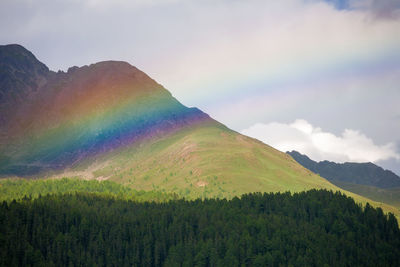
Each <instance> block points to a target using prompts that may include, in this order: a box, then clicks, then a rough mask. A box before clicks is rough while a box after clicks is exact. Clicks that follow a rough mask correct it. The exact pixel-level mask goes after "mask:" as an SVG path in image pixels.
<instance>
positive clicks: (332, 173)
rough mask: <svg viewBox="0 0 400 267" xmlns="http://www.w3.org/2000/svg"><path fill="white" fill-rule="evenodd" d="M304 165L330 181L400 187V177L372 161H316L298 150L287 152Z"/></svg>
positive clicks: (380, 186)
mask: <svg viewBox="0 0 400 267" xmlns="http://www.w3.org/2000/svg"><path fill="white" fill-rule="evenodd" d="M287 153H288V154H289V155H291V156H292V157H293V158H294V159H295V160H296V161H297V162H298V163H300V164H301V165H302V166H303V167H305V168H307V169H309V170H310V171H312V172H315V173H318V174H320V175H321V176H322V177H324V178H326V179H328V180H329V181H340V182H346V183H353V184H360V185H368V186H375V187H379V188H393V187H400V177H399V176H397V175H396V174H394V173H393V172H391V171H389V170H384V169H382V168H381V167H379V166H377V165H375V164H373V163H371V162H367V163H355V162H346V163H335V162H331V161H326V160H324V161H320V162H316V161H313V160H311V159H310V158H309V157H307V156H306V155H303V154H300V153H299V152H297V151H292V152H287Z"/></svg>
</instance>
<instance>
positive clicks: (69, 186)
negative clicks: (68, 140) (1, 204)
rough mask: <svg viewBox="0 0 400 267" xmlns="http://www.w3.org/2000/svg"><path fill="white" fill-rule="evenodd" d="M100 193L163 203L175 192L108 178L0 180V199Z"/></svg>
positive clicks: (174, 196)
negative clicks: (136, 187)
mask: <svg viewBox="0 0 400 267" xmlns="http://www.w3.org/2000/svg"><path fill="white" fill-rule="evenodd" d="M76 192H85V193H100V194H102V195H110V196H114V197H117V198H120V199H125V200H135V201H156V202H164V201H168V200H173V199H177V198H178V195H176V194H173V193H163V192H159V191H137V190H134V189H132V188H129V187H127V186H123V185H122V184H118V183H115V182H112V181H97V180H82V179H78V178H76V179H71V178H62V179H37V180H29V179H3V180H0V201H12V200H13V199H16V200H21V199H23V198H29V199H35V198H38V197H39V196H40V195H42V196H44V195H47V194H66V193H76Z"/></svg>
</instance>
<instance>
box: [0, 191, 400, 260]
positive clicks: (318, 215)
mask: <svg viewBox="0 0 400 267" xmlns="http://www.w3.org/2000/svg"><path fill="white" fill-rule="evenodd" d="M399 255H400V231H399V228H398V224H397V220H396V219H395V217H394V216H393V215H392V214H389V215H385V214H384V213H383V212H382V210H381V209H379V208H378V209H374V208H372V207H371V206H370V205H368V204H367V205H366V206H365V207H364V208H363V207H361V206H360V205H357V204H356V203H355V202H354V200H353V199H351V198H349V197H346V196H344V195H343V194H341V193H339V192H337V193H333V192H329V191H325V190H311V191H308V192H302V193H295V194H290V193H276V194H273V193H269V194H267V193H264V194H261V193H254V194H247V195H243V196H242V197H241V198H240V199H239V198H236V197H235V198H233V199H232V200H226V199H223V200H218V199H206V200H195V201H186V200H172V201H168V202H161V203H156V202H151V203H150V202H142V203H139V202H135V201H131V200H123V199H119V198H116V197H113V196H111V195H107V196H106V195H101V194H93V193H68V194H55V195H47V196H41V197H38V198H36V199H23V200H21V201H12V202H3V203H2V204H1V207H0V265H1V266H29V265H33V266H266V265H269V266H279V265H283V266H324V265H325V266H400V258H399V257H398V256H399Z"/></svg>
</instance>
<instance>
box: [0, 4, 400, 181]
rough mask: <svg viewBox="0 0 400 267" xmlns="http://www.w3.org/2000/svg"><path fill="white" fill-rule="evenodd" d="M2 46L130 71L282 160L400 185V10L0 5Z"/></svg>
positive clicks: (50, 61) (60, 61)
mask: <svg viewBox="0 0 400 267" xmlns="http://www.w3.org/2000/svg"><path fill="white" fill-rule="evenodd" d="M0 43H1V44H8V43H19V44H22V45H24V46H25V47H26V48H27V49H29V50H31V51H32V52H33V53H34V54H35V55H36V56H37V57H38V59H39V60H41V61H42V62H44V63H45V64H46V65H48V66H49V67H50V68H51V69H52V70H59V69H62V70H67V69H68V67H70V66H73V65H77V66H82V65H87V64H90V63H94V62H98V61H101V60H107V59H114V60H124V61H128V62H129V63H131V64H132V65H135V66H137V67H138V68H140V69H142V70H143V71H144V72H146V73H147V74H149V75H150V76H151V77H153V78H154V79H156V80H157V81H158V82H159V83H161V84H162V85H164V87H166V88H167V89H168V90H170V91H171V92H172V94H173V95H174V96H175V97H176V98H177V99H178V100H180V101H181V102H182V103H183V104H185V105H187V106H197V107H199V108H201V109H202V110H203V111H205V112H207V113H209V114H210V115H211V116H212V117H214V118H215V119H217V120H219V121H221V122H222V123H224V124H226V125H227V126H229V127H231V128H233V129H235V130H237V131H239V132H243V133H245V134H248V135H251V136H253V137H256V138H258V139H260V140H262V141H264V142H265V143H267V144H270V145H272V146H274V147H276V148H278V149H280V150H283V151H285V150H291V149H296V150H298V151H300V152H302V153H306V154H307V155H309V156H310V157H311V158H312V159H314V160H323V159H328V160H334V161H338V162H343V161H359V162H363V161H373V162H375V163H377V164H379V165H381V166H383V167H386V168H389V169H391V170H394V171H395V172H397V173H398V174H400V1H399V0H338V1H334V0H332V1H322V0H321V1H318V0H280V1H272V0H271V1H266V0H246V1H245V0H242V1H240V0H163V1H161V0H160V1H157V0H136V1H128V0H112V1H111V0H110V1H106V0H69V1H58V0H0Z"/></svg>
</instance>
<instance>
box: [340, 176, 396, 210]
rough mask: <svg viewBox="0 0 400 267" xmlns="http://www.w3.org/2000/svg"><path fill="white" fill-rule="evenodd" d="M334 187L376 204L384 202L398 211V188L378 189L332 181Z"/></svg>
mask: <svg viewBox="0 0 400 267" xmlns="http://www.w3.org/2000/svg"><path fill="white" fill-rule="evenodd" d="M332 183H334V184H335V185H337V186H339V187H340V188H343V189H345V190H347V191H350V192H353V193H355V194H358V195H361V196H364V197H366V198H369V199H372V200H374V201H377V202H384V203H387V204H389V205H391V206H394V207H396V208H398V209H400V188H399V187H396V188H387V189H383V188H378V187H375V186H368V185H360V184H352V183H346V182H341V181H333V182H332Z"/></svg>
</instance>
